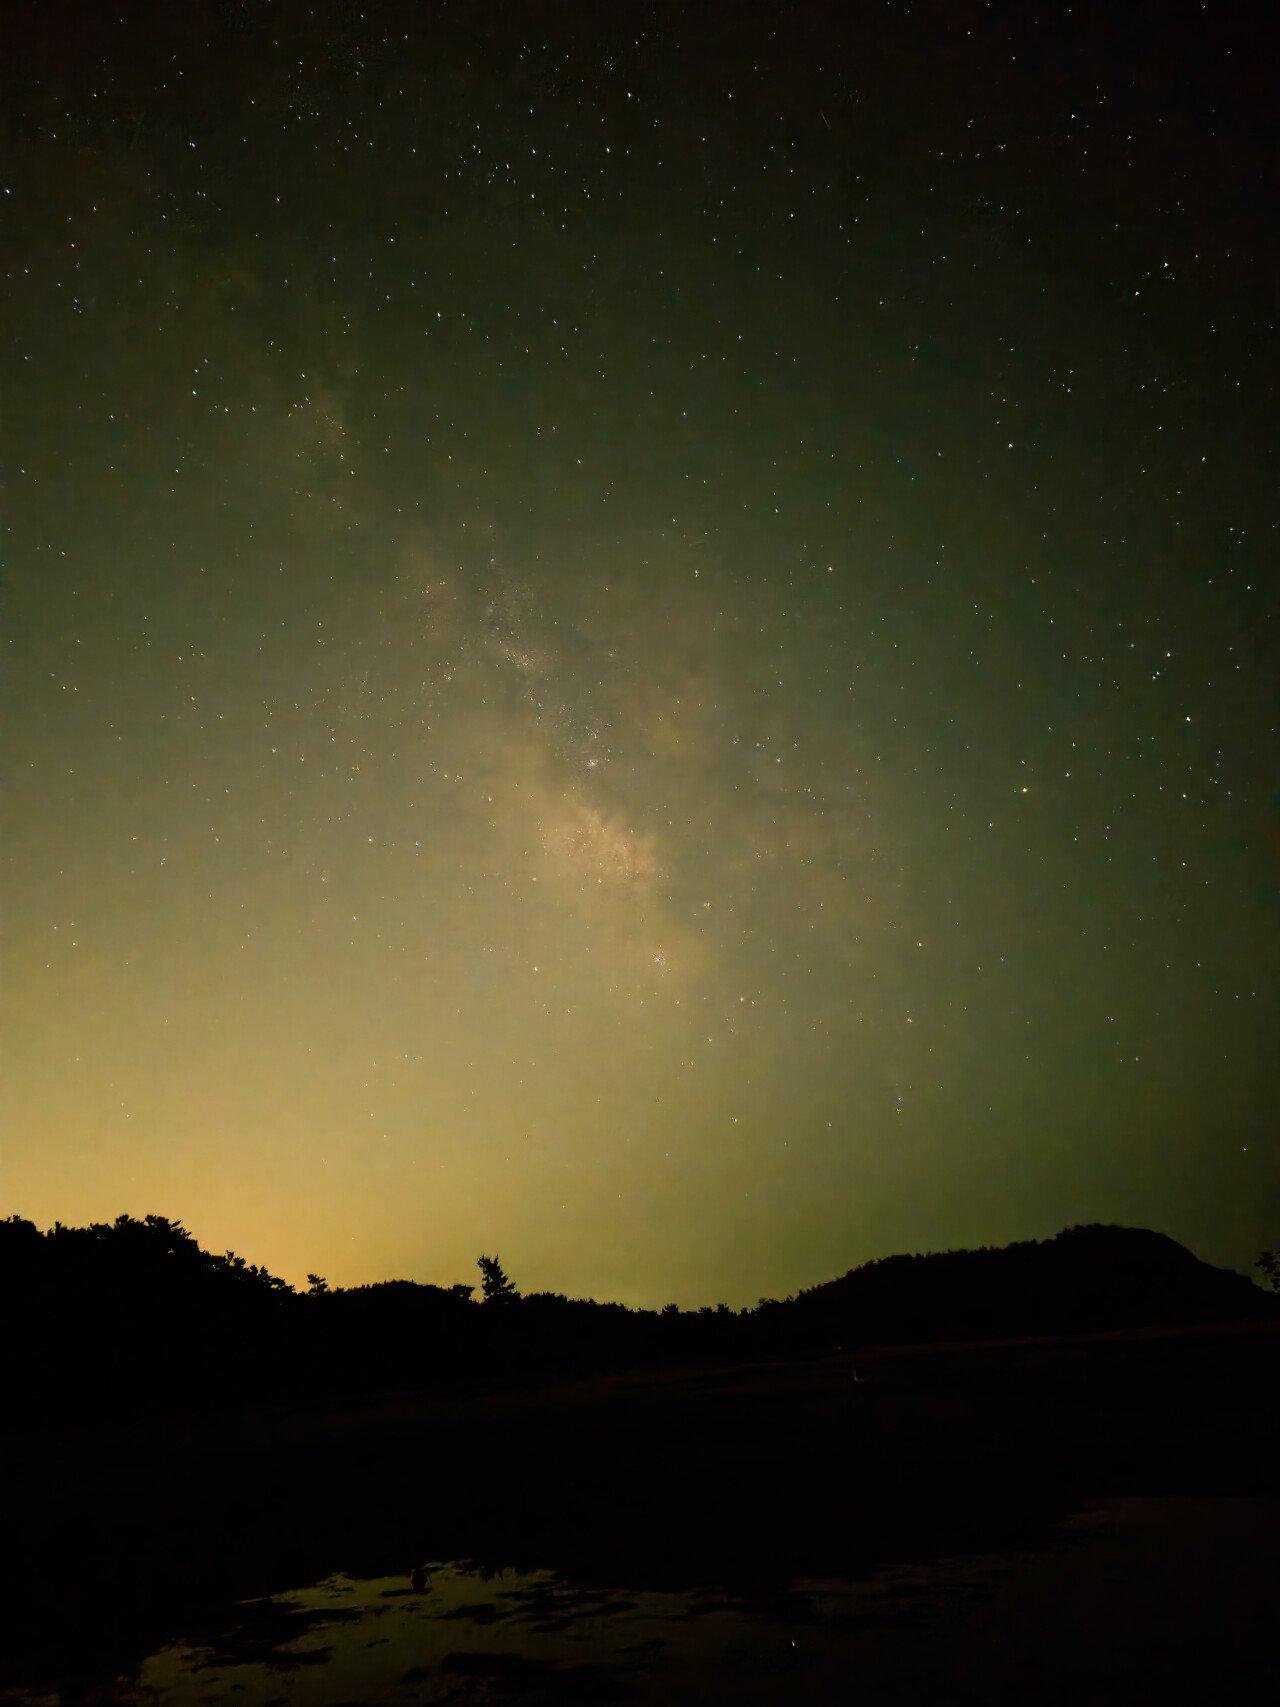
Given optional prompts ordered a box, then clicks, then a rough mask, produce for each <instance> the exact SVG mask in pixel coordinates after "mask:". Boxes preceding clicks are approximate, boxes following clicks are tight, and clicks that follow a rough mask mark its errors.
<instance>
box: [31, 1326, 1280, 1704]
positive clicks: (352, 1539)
mask: <svg viewBox="0 0 1280 1707" xmlns="http://www.w3.org/2000/svg"><path fill="white" fill-rule="evenodd" d="M854 1362H855V1360H854V1359H853V1358H851V1357H848V1356H844V1355H836V1356H833V1357H830V1358H827V1359H822V1360H816V1361H811V1362H805V1363H788V1364H772V1365H764V1364H761V1365H755V1366H749V1367H739V1368H723V1369H697V1370H690V1369H681V1370H672V1371H667V1372H663V1373H660V1374H652V1373H649V1374H645V1375H635V1376H612V1377H608V1378H600V1379H584V1380H580V1381H571V1382H563V1383H560V1384H558V1385H556V1386H554V1387H547V1388H540V1389H539V1388H532V1387H528V1388H525V1389H523V1390H520V1391H505V1392H491V1393H472V1394H470V1395H467V1396H465V1397H458V1398H453V1399H434V1400H425V1399H421V1398H414V1397H408V1396H397V1395H387V1396H383V1397H380V1398H378V1399H376V1400H370V1401H368V1402H358V1401H354V1400H353V1401H351V1402H349V1403H345V1404H337V1405H331V1406H328V1407H325V1408H316V1407H310V1408H291V1407H277V1408H261V1409H241V1410H237V1411H234V1412H206V1413H202V1414H186V1415H181V1416H167V1417H155V1416H151V1417H139V1418H116V1419H113V1420H112V1421H110V1422H109V1423H99V1424H97V1425H95V1426H94V1427H92V1428H88V1427H85V1428H65V1429H61V1430H56V1431H55V1430H47V1429H46V1430H41V1431H39V1432H35V1431H30V1432H21V1431H19V1432H16V1433H11V1434H10V1435H9V1436H8V1437H7V1438H6V1439H5V1441H4V1471H3V1477H4V1487H3V1498H4V1507H5V1511H6V1515H7V1519H8V1522H7V1528H8V1537H7V1541H8V1545H7V1553H8V1561H7V1562H8V1566H9V1567H10V1581H9V1583H8V1585H7V1591H6V1602H5V1604H6V1607H7V1612H8V1616H7V1618H6V1627H7V1629H8V1631H9V1632H10V1634H9V1636H8V1637H7V1638H6V1653H5V1656H4V1658H5V1673H4V1675H5V1679H6V1681H9V1682H12V1683H15V1684H21V1683H26V1684H31V1683H32V1682H33V1680H36V1679H38V1678H44V1679H45V1680H58V1681H59V1682H61V1683H63V1684H64V1685H68V1684H71V1683H72V1682H73V1680H74V1679H75V1678H77V1677H79V1678H81V1679H86V1680H87V1679H102V1678H110V1677H112V1676H113V1675H114V1676H118V1675H128V1674H129V1671H130V1667H131V1666H132V1665H133V1664H134V1663H136V1662H137V1661H138V1660H139V1659H140V1658H141V1657H142V1655H143V1654H145V1653H147V1652H149V1651H151V1650H153V1649H155V1648H157V1647H159V1646H161V1645H163V1644H164V1643H165V1642H167V1641H169V1640H171V1639H173V1638H175V1637H178V1636H183V1635H186V1636H193V1635H197V1634H198V1633H199V1631H200V1630H201V1629H202V1628H204V1627H206V1626H209V1625H210V1621H211V1620H213V1621H215V1622H216V1620H217V1618H218V1617H219V1616H224V1615H225V1613H224V1609H225V1607H226V1605H227V1604H228V1603H229V1602H231V1601H233V1600H237V1599H243V1598H246V1597H250V1596H258V1595H268V1594H276V1593H279V1592H281V1591H282V1590H285V1589H287V1588H290V1587H294V1586H298V1585H304V1584H307V1583H312V1582H315V1581H317V1580H318V1579H320V1578H323V1577H326V1576H328V1575H330V1574H331V1573H346V1574H347V1575H349V1576H351V1577H356V1578H378V1577H386V1576H394V1575H396V1574H402V1575H407V1573H408V1572H410V1571H411V1570H412V1569H413V1567H414V1566H415V1564H417V1563H418V1562H420V1561H422V1560H424V1559H431V1560H461V1559H470V1560H479V1561H482V1562H485V1563H487V1564H489V1565H492V1566H495V1567H510V1568H513V1569H523V1570H535V1571H536V1570H547V1569H549V1570H553V1571H555V1572H557V1573H559V1574H560V1575H561V1576H562V1577H563V1578H565V1579H568V1580H570V1581H572V1582H574V1583H577V1584H583V1585H594V1586H595V1587H598V1588H600V1589H602V1590H604V1589H618V1588H622V1589H628V1590H633V1591H635V1590H642V1591H652V1592H680V1591H686V1590H691V1589H695V1588H705V1587H707V1586H708V1585H715V1586H716V1587H718V1588H721V1589H726V1590H729V1591H732V1592H734V1593H735V1594H747V1595H756V1596H770V1595H777V1594H778V1593H779V1592H781V1591H783V1590H785V1589H787V1588H788V1586H789V1585H791V1584H792V1583H794V1582H796V1581H814V1580H824V1581H827V1580H833V1581H841V1582H848V1581H850V1580H856V1579H867V1580H871V1577H872V1576H873V1575H874V1574H875V1573H880V1574H881V1575H882V1574H883V1573H884V1572H885V1571H899V1572H901V1571H903V1570H919V1569H927V1568H928V1567H929V1562H930V1561H936V1560H939V1559H955V1558H956V1557H959V1556H967V1555H995V1554H1009V1555H1010V1556H1018V1557H1021V1556H1022V1550H1025V1549H1031V1550H1033V1551H1034V1550H1038V1549H1040V1548H1042V1547H1043V1546H1044V1545H1045V1544H1047V1543H1050V1542H1060V1541H1061V1539H1062V1537H1063V1536H1064V1534H1069V1533H1070V1523H1071V1522H1074V1523H1075V1524H1077V1525H1079V1524H1080V1523H1081V1522H1083V1521H1086V1519H1085V1518H1082V1517H1081V1516H1080V1515H1079V1514H1081V1513H1082V1512H1084V1510H1085V1508H1089V1509H1090V1510H1091V1511H1094V1512H1096V1511H1097V1510H1099V1509H1103V1510H1109V1511H1111V1512H1112V1514H1113V1516H1114V1513H1115V1512H1116V1511H1117V1510H1120V1509H1121V1508H1120V1507H1117V1506H1116V1505H1115V1504H1114V1503H1112V1504H1111V1505H1109V1506H1104V1507H1099V1506H1098V1502H1117V1501H1119V1502H1132V1501H1135V1500H1141V1501H1145V1502H1152V1501H1154V1502H1157V1503H1156V1504H1155V1505H1152V1504H1150V1503H1148V1504H1146V1505H1144V1506H1143V1507H1142V1508H1141V1510H1140V1511H1139V1508H1137V1507H1133V1506H1131V1505H1129V1504H1127V1503H1125V1504H1124V1507H1123V1509H1124V1510H1125V1511H1126V1512H1127V1513H1129V1514H1130V1515H1127V1516H1124V1517H1123V1518H1122V1519H1116V1520H1115V1521H1114V1522H1112V1523H1111V1524H1110V1527H1109V1529H1108V1533H1110V1532H1111V1531H1114V1532H1115V1533H1116V1534H1119V1535H1121V1536H1122V1539H1121V1540H1120V1541H1118V1542H1114V1543H1107V1545H1108V1546H1111V1547H1112V1551H1113V1552H1114V1550H1115V1547H1119V1548H1120V1551H1121V1553H1122V1554H1123V1555H1124V1559H1125V1561H1127V1562H1125V1563H1124V1564H1123V1565H1122V1566H1116V1567H1115V1569H1114V1570H1113V1571H1112V1574H1113V1576H1116V1580H1121V1579H1124V1580H1128V1579H1130V1578H1133V1577H1134V1576H1135V1575H1137V1576H1141V1575H1142V1574H1143V1571H1142V1565H1141V1561H1142V1558H1143V1554H1144V1549H1146V1550H1147V1551H1148V1552H1149V1553H1150V1554H1151V1558H1152V1569H1153V1573H1156V1574H1157V1575H1158V1572H1157V1571H1156V1560H1155V1556H1156V1554H1159V1555H1160V1558H1161V1559H1162V1560H1163V1561H1164V1563H1163V1565H1162V1567H1161V1568H1162V1569H1163V1570H1164V1571H1165V1573H1166V1574H1167V1571H1168V1568H1169V1567H1168V1558H1169V1557H1171V1556H1173V1554H1177V1552H1178V1547H1179V1546H1183V1547H1184V1548H1186V1549H1189V1550H1190V1553H1194V1556H1195V1557H1196V1558H1197V1559H1198V1560H1199V1561H1200V1565H1199V1569H1200V1570H1201V1572H1202V1574H1203V1583H1204V1585H1205V1588H1204V1593H1203V1594H1202V1595H1201V1596H1199V1598H1198V1599H1196V1600H1195V1604H1197V1605H1198V1604H1201V1603H1203V1605H1204V1607H1205V1608H1206V1612H1205V1616H1206V1617H1207V1618H1212V1617H1220V1616H1221V1615H1222V1608H1221V1607H1219V1611H1218V1613H1214V1612H1213V1611H1212V1608H1213V1607H1214V1606H1215V1605H1216V1604H1217V1602H1218V1601H1220V1600H1222V1598H1223V1594H1224V1593H1226V1592H1227V1591H1226V1590H1225V1589H1224V1587H1223V1585H1224V1584H1226V1583H1228V1581H1232V1582H1234V1581H1235V1580H1236V1578H1235V1577H1233V1576H1232V1575H1231V1572H1232V1571H1234V1572H1235V1573H1236V1576H1239V1575H1240V1573H1241V1572H1242V1571H1245V1574H1246V1577H1247V1580H1248V1581H1250V1582H1258V1583H1262V1584H1265V1582H1266V1581H1267V1580H1268V1572H1270V1576H1271V1580H1274V1575H1275V1567H1276V1564H1277V1562H1278V1560H1277V1530H1276V1523H1275V1511H1276V1507H1275V1506H1274V1504H1273V1505H1270V1506H1268V1505H1267V1504H1266V1503H1265V1502H1266V1501H1268V1500H1272V1501H1274V1500H1275V1499H1276V1498H1277V1497H1278V1496H1280V1460H1278V1459H1277V1455H1276V1452H1275V1419H1276V1416H1277V1399H1278V1398H1280V1380H1278V1374H1280V1329H1278V1327H1277V1325H1276V1324H1274V1323H1263V1324H1252V1325H1249V1326H1247V1327H1241V1328H1231V1327H1223V1328H1221V1329H1197V1330H1194V1331H1188V1332H1186V1333H1177V1332H1169V1331H1159V1332H1155V1331H1152V1332H1145V1333H1134V1334H1128V1335H1126V1334H1110V1335H1104V1336H1094V1337H1087V1338H1086V1337H1082V1338H1076V1339H1061V1340H1054V1341H1024V1342H1015V1343H1005V1344H999V1345H996V1344H985V1345H971V1346H954V1345H952V1346H935V1347H915V1348H906V1347H899V1348H885V1349H881V1350H878V1351H867V1352H863V1353H860V1354H859V1355H858V1357H857V1359H856V1365H857V1370H856V1373H857V1375H858V1377H859V1379H858V1380H856V1381H855V1379H854V1374H855V1369H854ZM1191 1502H1195V1503H1191ZM1135 1511H1139V1515H1138V1516H1136V1517H1135V1516H1133V1515H1132V1513H1133V1512H1135ZM1171 1512H1172V1513H1173V1514H1174V1515H1172V1516H1171V1515H1170V1513H1171ZM1073 1514H1076V1515H1075V1516H1074V1517H1073ZM1224 1514H1225V1515H1224ZM1067 1520H1070V1522H1068V1526H1067V1528H1066V1529H1064V1528H1063V1527H1062V1526H1063V1524H1064V1521H1067ZM1088 1521H1093V1520H1092V1519H1090V1520H1088ZM1188 1525H1190V1529H1188ZM1103 1527H1104V1528H1108V1526H1107V1525H1106V1524H1104V1525H1103ZM1095 1528H1096V1523H1095ZM1091 1532H1092V1531H1091ZM1162 1535H1163V1536H1164V1537H1165V1538H1166V1539H1165V1540H1164V1541H1161V1539H1160V1537H1161V1536H1162ZM1188 1535H1192V1539H1191V1540H1188V1539H1187V1537H1188ZM1218 1535H1220V1538H1221V1549H1222V1557H1221V1558H1218V1557H1215V1548H1216V1545H1217V1544H1216V1543H1215V1540H1214V1537H1215V1536H1218ZM1170 1537H1171V1538H1172V1539H1170ZM1179 1538H1181V1540H1180V1539H1179ZM1171 1548H1172V1554H1171V1553H1170V1549H1171ZM1228 1553H1229V1555H1230V1561H1234V1563H1230V1562H1229V1560H1228V1557H1227V1555H1228ZM1104 1554H1105V1548H1104ZM1054 1556H1055V1557H1057V1555H1056V1554H1055V1555H1054ZM1094 1556H1095V1555H1094V1552H1092V1551H1090V1549H1088V1548H1085V1549H1084V1550H1083V1551H1077V1552H1074V1553H1072V1552H1070V1551H1069V1552H1068V1553H1067V1554H1066V1555H1065V1556H1064V1557H1065V1558H1066V1559H1067V1561H1068V1562H1067V1563H1065V1564H1063V1563H1061V1562H1060V1563H1059V1564H1057V1565H1055V1566H1053V1568H1052V1569H1051V1570H1050V1571H1049V1573H1048V1575H1047V1576H1046V1575H1044V1572H1043V1570H1042V1573H1041V1575H1042V1578H1043V1585H1044V1590H1043V1591H1044V1597H1045V1607H1046V1609H1047V1608H1048V1607H1050V1606H1051V1605H1052V1606H1055V1607H1057V1608H1058V1609H1059V1610H1058V1612H1056V1613H1054V1614H1053V1619H1050V1620H1049V1623H1052V1622H1053V1620H1055V1619H1056V1620H1057V1625H1060V1624H1061V1607H1062V1605H1063V1604H1064V1603H1069V1602H1071V1601H1072V1600H1073V1599H1074V1600H1076V1601H1079V1603H1080V1605H1081V1606H1082V1607H1087V1606H1088V1605H1091V1604H1093V1603H1094V1602H1098V1603H1099V1604H1101V1602H1103V1601H1105V1600H1106V1598H1107V1597H1106V1595H1105V1594H1103V1593H1102V1592H1101V1587H1100V1584H1101V1582H1102V1576H1103V1575H1105V1570H1104V1565H1105V1558H1104V1556H1103V1554H1099V1555H1098V1560H1099V1561H1100V1562H1098V1563H1096V1565H1095V1564H1091V1563H1090V1561H1091V1560H1092V1559H1094ZM1072 1559H1074V1560H1075V1561H1076V1562H1075V1563H1074V1564H1072V1563H1071V1562H1070V1561H1071V1560H1072ZM1228 1567H1230V1568H1228ZM1246 1567H1247V1570H1246ZM1108 1568H1110V1567H1108ZM1055 1571H1056V1572H1057V1573H1058V1576H1059V1577H1062V1575H1063V1573H1064V1572H1065V1578H1064V1581H1063V1582H1059V1581H1058V1579H1057V1578H1055V1576H1054V1572H1055ZM1099 1573H1102V1575H1100V1574H1099ZM1153 1580H1155V1577H1154V1576H1153ZM1242 1580H1244V1579H1242ZM1064 1582H1065V1583H1066V1586H1064ZM1215 1585H1216V1587H1215ZM1028 1592H1030V1591H1028ZM1260 1592H1263V1591H1260ZM1064 1597H1065V1598H1064ZM1033 1598H1034V1596H1033ZM1227 1599H1228V1600H1229V1601H1230V1603H1231V1605H1232V1606H1234V1607H1235V1614H1236V1616H1237V1618H1238V1621H1239V1622H1240V1627H1239V1628H1238V1629H1236V1630H1235V1634H1234V1635H1233V1636H1232V1638H1231V1641H1232V1644H1233V1648H1232V1660H1231V1663H1232V1664H1233V1665H1236V1664H1239V1665H1242V1666H1243V1665H1248V1664H1252V1663H1253V1662H1254V1661H1256V1662H1257V1664H1258V1665H1261V1664H1262V1662H1263V1660H1264V1659H1265V1655H1264V1654H1263V1652H1262V1651H1261V1649H1259V1651H1258V1652H1257V1653H1254V1652H1253V1651H1252V1649H1251V1647H1250V1644H1251V1642H1253V1641H1254V1640H1255V1635H1256V1639H1257V1640H1258V1641H1259V1642H1261V1635H1262V1628H1261V1627H1259V1628H1258V1630H1257V1631H1256V1632H1255V1631H1254V1623H1253V1622H1252V1620H1251V1616H1250V1614H1249V1609H1248V1607H1247V1606H1243V1607H1242V1606H1241V1604H1240V1599H1239V1595H1238V1593H1235V1592H1231V1593H1227ZM1145 1604H1146V1626H1145V1627H1146V1628H1147V1629H1148V1630H1150V1629H1160V1628H1164V1627H1165V1625H1166V1624H1167V1635H1168V1638H1169V1640H1170V1641H1173V1640H1174V1639H1175V1638H1178V1639H1181V1640H1184V1641H1185V1640H1189V1639H1191V1638H1192V1637H1196V1631H1195V1626H1194V1619H1195V1612H1194V1606H1192V1607H1191V1608H1190V1609H1189V1608H1188V1607H1186V1606H1184V1607H1183V1608H1182V1609H1181V1610H1180V1611H1178V1612H1177V1613H1176V1616H1175V1613H1174V1610H1173V1607H1172V1604H1171V1605H1170V1608H1169V1612H1168V1617H1167V1619H1166V1618H1165V1615H1164V1613H1163V1612H1162V1611H1161V1610H1160V1606H1159V1604H1158V1603H1152V1602H1151V1599H1150V1596H1148V1597H1147V1601H1146V1603H1145ZM1262 1604H1263V1603H1262V1601H1261V1600H1260V1601H1259V1606H1261V1605H1262ZM1018 1616H1019V1619H1020V1620H1021V1621H1022V1622H1024V1623H1025V1619H1026V1618H1027V1617H1028V1616H1032V1614H1031V1613H1029V1612H1028V1611H1027V1609H1026V1608H1025V1607H1024V1609H1023V1612H1022V1613H1020V1614H1019V1615H1018ZM1046 1617H1048V1613H1047V1611H1046ZM1189 1620H1190V1623H1189ZM1139 1622H1141V1621H1139ZM1033 1623H1034V1617H1033ZM1049 1623H1047V1624H1046V1637H1045V1639H1046V1642H1050V1641H1052V1640H1060V1639H1061V1630H1060V1629H1059V1632H1058V1636H1056V1637H1053V1636H1052V1635H1051V1632H1050V1630H1049ZM1055 1627H1056V1626H1055ZM1207 1630H1208V1627H1206V1631H1204V1632H1201V1635H1202V1636H1205V1639H1206V1640H1207V1639H1208V1634H1211V1632H1208V1634H1207V1633H1206V1632H1207ZM968 1639H969V1638H968V1637H965V1638H964V1640H965V1641H967V1640H968ZM1196 1639H1197V1640H1199V1637H1196ZM1224 1639H1225V1638H1224ZM1019 1640H1020V1641H1021V1642H1022V1645H1023V1647H1024V1648H1026V1647H1027V1644H1028V1642H1029V1641H1030V1646H1031V1648H1032V1649H1034V1646H1035V1643H1034V1639H1033V1637H1032V1638H1029V1637H1028V1636H1027V1633H1026V1631H1025V1630H1023V1632H1022V1634H1021V1636H1020V1638H1019ZM956 1641H957V1642H960V1641H961V1637H960V1636H959V1635H957V1637H956ZM1200 1645H1201V1647H1203V1645H1204V1643H1203V1642H1201V1644H1200ZM956 1651H959V1650H958V1649H957V1650H956ZM1197 1651H1199V1650H1197ZM1130 1658H1132V1656H1130ZM887 1663H888V1662H887V1661H886V1664H887ZM1126 1663H1128V1662H1126ZM1183 1669H1184V1670H1185V1666H1184V1668H1183ZM890 1670H892V1667H890ZM814 1687H815V1690H816V1688H817V1685H816V1684H815V1686H814ZM67 1698H71V1695H70V1694H68V1695H67ZM423 1698H424V1699H425V1698H426V1697H423ZM783 1698H785V1697H784V1696H781V1695H780V1696H779V1697H778V1699H783ZM885 1698H886V1699H889V1698H891V1697H890V1696H886V1697H885ZM1123 1698H1125V1697H1123V1696H1116V1697H1115V1699H1123Z"/></svg>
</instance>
